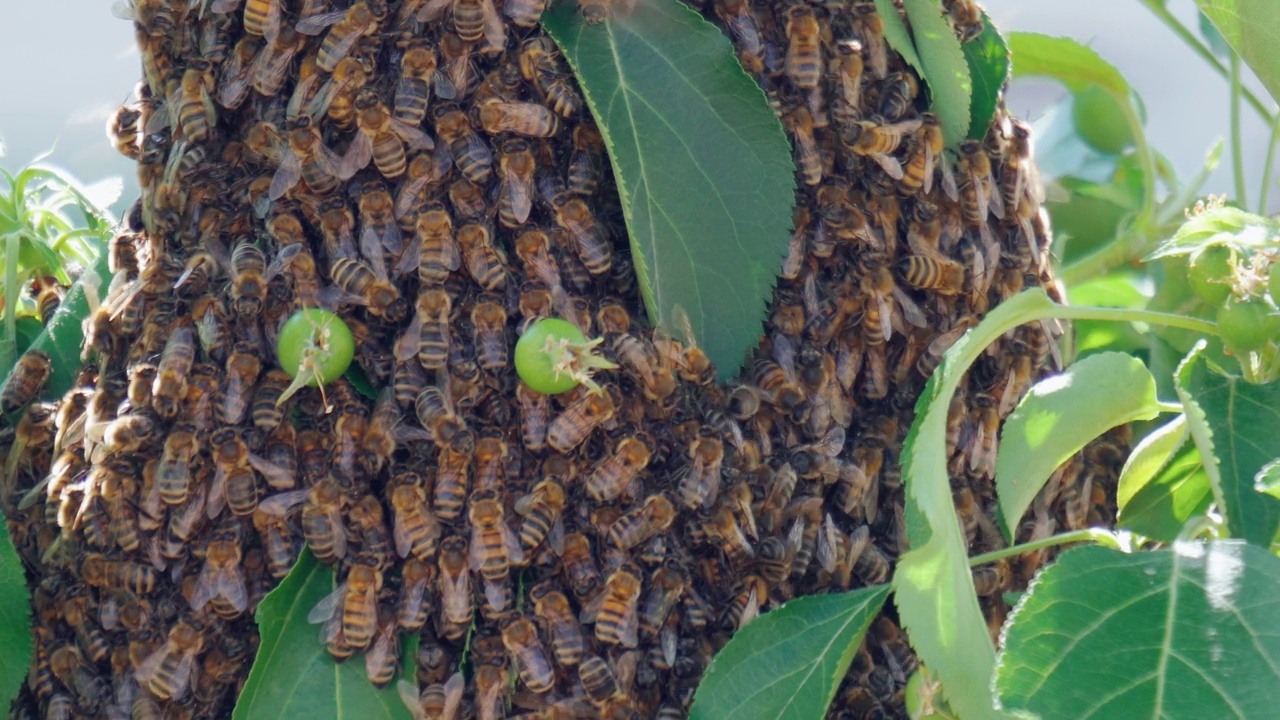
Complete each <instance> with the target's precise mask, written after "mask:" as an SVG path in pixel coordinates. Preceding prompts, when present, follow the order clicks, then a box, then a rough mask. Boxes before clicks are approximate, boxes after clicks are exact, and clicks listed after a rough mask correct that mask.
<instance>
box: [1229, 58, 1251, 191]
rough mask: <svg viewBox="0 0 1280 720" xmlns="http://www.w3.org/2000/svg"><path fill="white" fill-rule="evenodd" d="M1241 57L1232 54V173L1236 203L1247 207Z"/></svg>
mask: <svg viewBox="0 0 1280 720" xmlns="http://www.w3.org/2000/svg"><path fill="white" fill-rule="evenodd" d="M1241 89H1242V88H1241V85H1240V55H1238V54H1237V53H1234V52H1233V53H1231V172H1232V175H1233V176H1234V178H1235V183H1236V202H1238V203H1240V207H1247V206H1248V205H1249V199H1248V194H1247V188H1245V185H1244V146H1243V145H1241V142H1240V90H1241Z"/></svg>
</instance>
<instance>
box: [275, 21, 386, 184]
mask: <svg viewBox="0 0 1280 720" xmlns="http://www.w3.org/2000/svg"><path fill="white" fill-rule="evenodd" d="M358 4H363V3H358ZM352 7H355V6H354V5H353V6H352ZM276 148H277V149H276V150H275V151H274V154H275V155H277V156H278V157H279V165H278V167H277V168H276V172H275V175H273V176H272V178H271V186H270V188H269V189H268V192H267V196H268V198H269V199H270V200H272V201H275V200H279V199H280V198H281V197H282V196H283V195H284V194H285V193H286V192H288V191H289V190H290V189H291V188H292V187H293V186H295V185H297V184H298V181H299V180H302V181H303V182H305V183H306V186H307V188H308V189H310V190H311V192H313V193H316V194H318V195H328V194H330V193H332V192H333V191H334V190H336V189H337V187H338V182H339V181H342V180H348V179H350V178H351V176H352V175H355V174H356V172H358V171H359V170H360V169H361V168H363V167H365V166H366V165H368V164H369V160H370V159H371V147H370V146H369V145H368V144H365V143H360V142H353V143H351V145H350V146H349V147H348V149H347V153H346V154H345V155H341V156H339V155H337V154H336V153H334V152H333V151H332V150H330V149H329V147H328V146H327V145H325V144H324V141H323V138H322V136H321V134H320V130H319V128H318V127H317V126H316V123H314V122H313V121H312V119H311V117H310V116H309V115H300V116H298V117H296V118H294V119H293V120H292V121H290V124H289V132H288V138H287V142H286V144H285V145H283V146H276Z"/></svg>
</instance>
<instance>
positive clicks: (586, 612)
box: [578, 589, 609, 623]
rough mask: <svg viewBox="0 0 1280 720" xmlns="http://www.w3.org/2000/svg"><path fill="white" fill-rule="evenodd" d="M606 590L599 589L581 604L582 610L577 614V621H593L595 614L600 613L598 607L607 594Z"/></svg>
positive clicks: (602, 603)
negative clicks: (593, 595)
mask: <svg viewBox="0 0 1280 720" xmlns="http://www.w3.org/2000/svg"><path fill="white" fill-rule="evenodd" d="M608 594H609V592H608V590H603V589H602V590H600V591H599V592H597V593H596V596H595V597H593V598H591V599H590V600H588V601H587V603H586V604H585V605H583V606H582V612H581V613H579V614H578V622H584V623H593V622H595V621H596V616H597V615H599V614H600V608H601V607H602V606H603V605H604V598H605V596H606V595H608Z"/></svg>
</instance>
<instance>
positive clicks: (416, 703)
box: [396, 677, 427, 720]
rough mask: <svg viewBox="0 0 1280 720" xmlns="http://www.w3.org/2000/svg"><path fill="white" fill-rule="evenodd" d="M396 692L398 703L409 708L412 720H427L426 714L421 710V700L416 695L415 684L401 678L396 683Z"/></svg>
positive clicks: (416, 685)
mask: <svg viewBox="0 0 1280 720" xmlns="http://www.w3.org/2000/svg"><path fill="white" fill-rule="evenodd" d="M396 692H397V693H399V694H400V702H402V703H404V706H405V707H407V708H409V712H410V713H411V714H412V715H413V720H427V713H426V711H425V710H423V709H422V698H421V696H420V695H419V694H418V684H417V683H415V682H413V681H411V680H409V678H403V677H402V678H400V680H399V681H398V682H396Z"/></svg>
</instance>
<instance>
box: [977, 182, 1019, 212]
mask: <svg viewBox="0 0 1280 720" xmlns="http://www.w3.org/2000/svg"><path fill="white" fill-rule="evenodd" d="M985 192H986V195H987V205H988V207H989V208H990V209H991V214H992V215H995V216H996V218H997V219H1000V220H1003V219H1004V214H1005V207H1004V194H1003V193H1001V192H1000V186H999V185H997V184H996V183H995V181H993V180H992V179H991V176H990V175H988V176H987V178H986V187H985ZM1017 209H1018V208H1016V207H1015V208H1011V211H1012V212H1016V211H1017ZM984 217H985V216H984Z"/></svg>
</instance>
